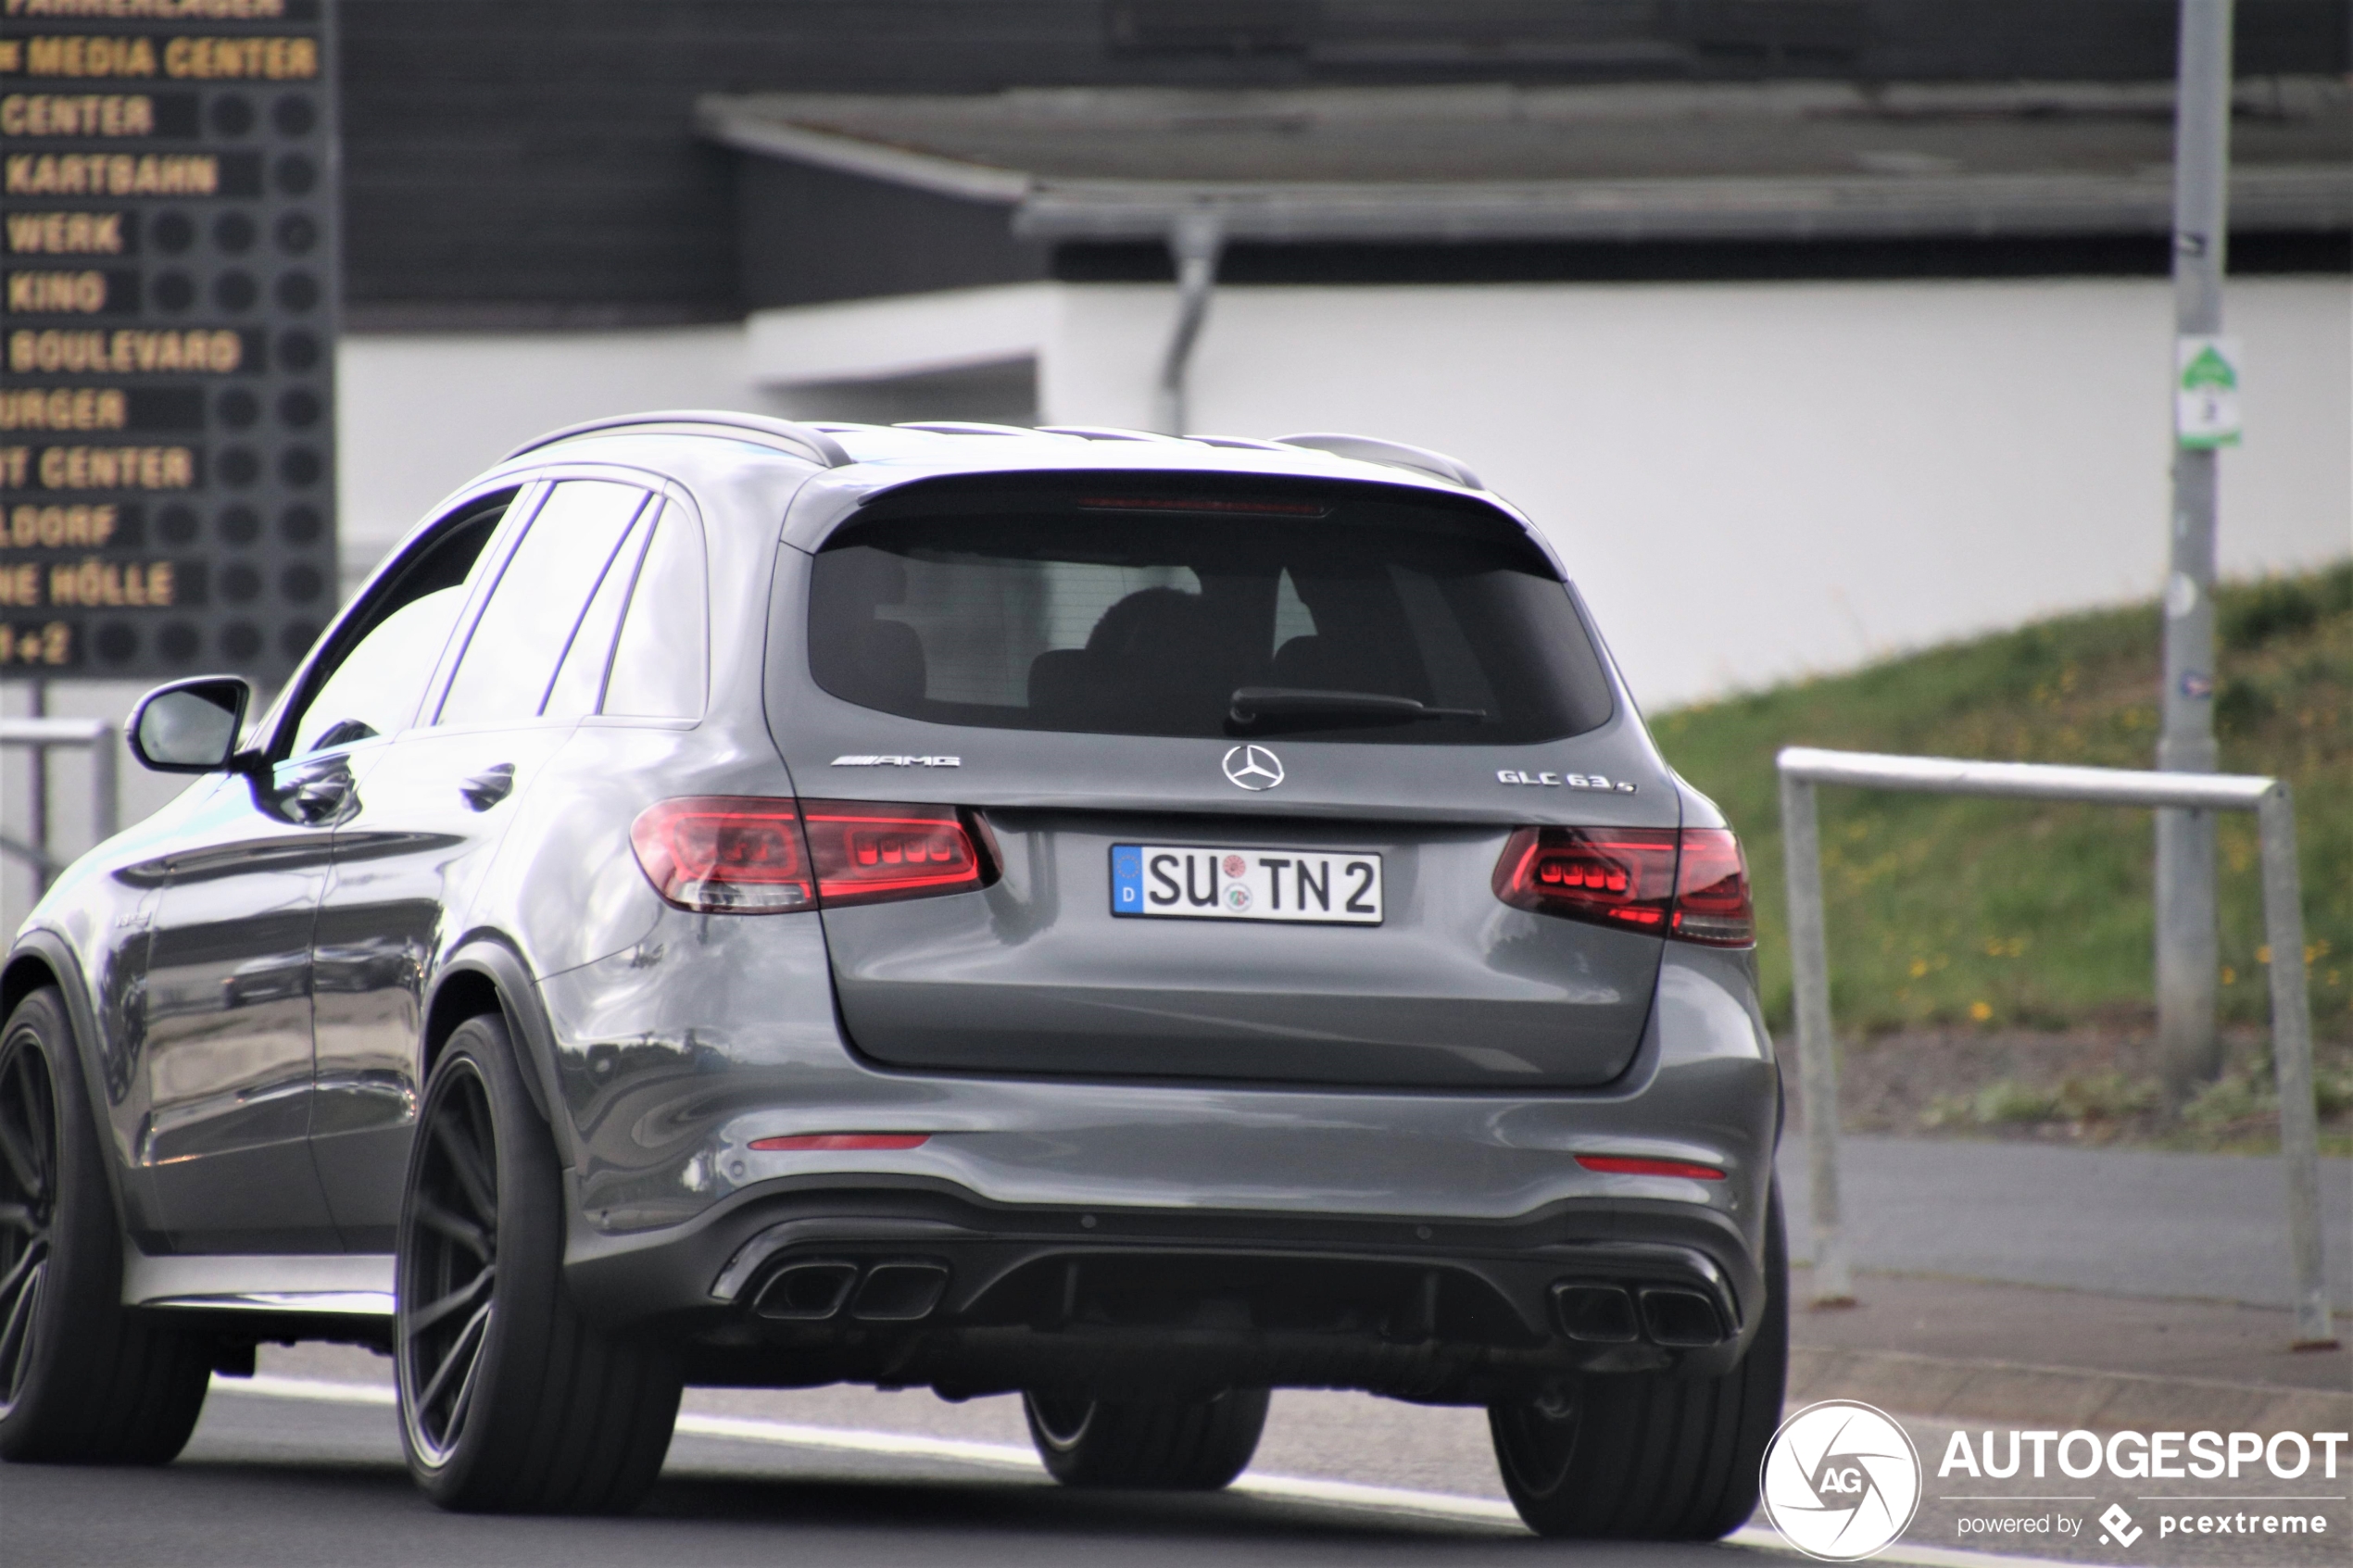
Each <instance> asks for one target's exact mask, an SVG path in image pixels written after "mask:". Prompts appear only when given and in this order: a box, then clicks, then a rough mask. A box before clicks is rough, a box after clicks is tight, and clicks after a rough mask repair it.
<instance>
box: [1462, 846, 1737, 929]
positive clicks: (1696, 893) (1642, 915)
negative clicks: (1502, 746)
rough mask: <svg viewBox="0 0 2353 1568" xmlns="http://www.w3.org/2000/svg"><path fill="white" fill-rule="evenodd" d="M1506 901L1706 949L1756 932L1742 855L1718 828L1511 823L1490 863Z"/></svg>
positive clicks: (1499, 894) (1518, 906) (1498, 890)
mask: <svg viewBox="0 0 2353 1568" xmlns="http://www.w3.org/2000/svg"><path fill="white" fill-rule="evenodd" d="M1494 887H1495V897H1498V898H1501V899H1502V900H1503V901H1504V903H1506V904H1509V905H1511V906H1512V907H1513V908H1515V909H1530V910H1533V911H1535V912H1536V913H1538V914H1546V915H1560V916H1563V917H1565V918H1567V919H1569V920H1581V921H1589V922H1592V923H1593V924H1595V925H1615V926H1617V927H1620V928H1621V929H1624V930H1628V931H1642V932H1648V933H1650V934H1652V935H1658V936H1673V937H1676V938H1678V939H1680V940H1681V941H1685V942H1702V943H1705V944H1707V945H1708V946H1710V947H1747V946H1748V945H1749V944H1750V943H1752V942H1754V941H1755V939H1756V923H1755V919H1754V917H1753V916H1752V914H1751V912H1750V909H1749V900H1748V870H1747V862H1746V861H1745V860H1743V859H1742V857H1741V847H1740V840H1739V839H1737V838H1735V837H1734V836H1733V835H1732V834H1730V833H1729V832H1727V831H1726V830H1724V829H1722V828H1684V829H1682V830H1681V831H1680V832H1678V831H1676V830H1674V829H1672V828H1520V829H1518V830H1517V831H1516V832H1515V833H1514V834H1512V836H1511V838H1510V840H1509V841H1508V842H1506V843H1505V844H1504V853H1503V856H1502V858H1501V859H1498V860H1497V861H1496V862H1495V876H1494Z"/></svg>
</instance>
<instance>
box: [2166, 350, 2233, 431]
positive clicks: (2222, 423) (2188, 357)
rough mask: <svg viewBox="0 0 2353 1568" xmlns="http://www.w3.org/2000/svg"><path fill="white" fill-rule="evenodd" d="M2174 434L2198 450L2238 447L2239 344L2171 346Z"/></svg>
mask: <svg viewBox="0 0 2353 1568" xmlns="http://www.w3.org/2000/svg"><path fill="white" fill-rule="evenodd" d="M2173 434H2174V439H2175V440H2177V441H2179V442H2180V443H2181V444H2182V445H2184V446H2189V447H2196V448H2204V447H2211V446H2235V445H2238V444H2239V340H2238V339H2236V338H2234V337H2182V338H2175V339H2174V340H2173Z"/></svg>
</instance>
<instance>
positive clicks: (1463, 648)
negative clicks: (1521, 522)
mask: <svg viewBox="0 0 2353 1568" xmlns="http://www.w3.org/2000/svg"><path fill="white" fill-rule="evenodd" d="M1291 509H1292V510H1293V511H1294V512H1295V513H1296V512H1309V513H1314V512H1319V511H1320V512H1322V513H1323V514H1324V515H1321V516H1312V515H1311V516H1300V515H1267V516H1255V517H1236V516H1230V515H1227V516H1218V515H1207V514H1204V515H1202V516H1198V517H1182V518H1179V517H1173V516H1154V515H1150V514H1149V513H1146V512H1143V511H1141V510H1137V511H1124V510H1121V509H1119V508H1115V507H1108V506H1106V507H1101V508H1089V507H1088V506H1086V505H1084V504H1080V503H1072V504H1067V505H1063V506H1054V505H1051V504H1046V505H1040V506H1038V508H1035V509H1034V510H1028V511H1006V512H1000V513H997V514H995V515H986V514H984V515H965V516H958V517H935V518H923V517H910V518H904V519H897V520H887V521H874V522H871V523H865V524H858V525H852V527H850V528H849V529H846V530H844V531H842V532H840V533H837V534H836V535H835V537H834V539H833V540H831V541H829V542H828V544H827V546H826V547H825V548H824V549H823V550H822V551H820V552H819V554H818V556H817V559H816V563H815V568H814V572H813V575H812V584H811V589H810V600H809V643H808V649H809V653H808V657H809V667H810V671H811V673H812V675H813V676H814V677H815V679H816V681H817V684H819V685H820V686H822V687H824V689H825V690H827V691H829V692H831V693H833V694H834V695H835V696H839V697H842V698H844V699H845V700H847V701H849V702H854V703H857V704H859V705H861V706H862V707H866V708H873V709H881V710H882V711H884V712H887V713H895V714H900V715H904V716H905V717H908V718H911V719H925V720H930V721H935V722H938V723H948V724H981V725H990V726H995V727H999V728H1005V729H1030V730H1070V731H1085V732H1093V733H1103V734H1145V735H1186V736H1224V735H1237V734H1314V735H1315V737H1316V738H1319V739H1327V740H1360V741H1370V742H1378V743H1382V744H1399V745H1461V746H1492V745H1503V744H1519V743H1525V742H1529V741H1535V740H1545V739H1553V738H1557V737H1559V736H1562V735H1568V734H1578V733H1579V732H1581V731H1584V730H1589V729H1592V728H1593V727H1594V726H1596V725H1598V724H1600V723H1602V722H1603V721H1604V720H1606V719H1607V718H1608V717H1609V713H1610V697H1609V687H1608V684H1607V682H1606V680H1605V679H1604V675H1603V672H1602V669H1601V664H1600V660H1599V659H1598V657H1597V656H1596V655H1595V653H1594V651H1593V646H1592V641H1591V639H1590V638H1589V637H1588V636H1587V634H1586V632H1585V629H1584V627H1583V625H1582V624H1581V623H1580V622H1579V619H1578V616H1577V613H1576V610H1575V608H1574V607H1573V605H1572V604H1571V603H1570V600H1569V597H1568V594H1567V589H1566V587H1565V586H1564V585H1563V584H1562V583H1560V582H1559V581H1558V580H1557V579H1556V578H1554V576H1553V575H1552V574H1551V571H1550V569H1549V567H1548V566H1547V564H1546V563H1545V562H1544V561H1543V559H1542V558H1541V556H1540V555H1539V554H1537V552H1536V551H1535V550H1534V549H1533V547H1532V546H1529V543H1528V542H1527V540H1526V539H1525V538H1524V537H1521V536H1520V535H1519V534H1518V532H1517V530H1516V529H1513V528H1511V527H1510V525H1509V524H1508V523H1505V522H1504V521H1503V520H1500V519H1495V518H1492V517H1491V516H1488V517H1484V518H1468V517H1464V516H1459V515H1453V516H1446V517H1433V518H1419V517H1416V516H1414V515H1412V508H1406V507H1401V506H1398V505H1395V504H1384V505H1375V504H1371V503H1366V502H1362V501H1356V502H1350V501H1338V502H1335V503H1333V504H1332V505H1330V506H1328V507H1310V506H1300V507H1296V508H1291ZM1507 531H1508V532H1507ZM1267 688H1272V689H1274V690H1275V691H1276V692H1277V693H1279V694H1280V696H1281V701H1280V702H1279V703H1278V704H1277V705H1275V706H1277V707H1279V709H1280V710H1279V711H1275V710H1271V709H1251V711H1252V712H1253V713H1254V715H1255V716H1254V717H1251V718H1247V719H1243V720H1237V719H1236V718H1235V717H1234V716H1233V713H1234V710H1235V709H1236V708H1237V697H1236V693H1237V692H1238V691H1240V690H1244V689H1252V690H1256V691H1259V692H1260V693H1261V698H1262V700H1263V699H1264V692H1265V689H1267ZM1352 697H1353V698H1357V699H1360V700H1358V701H1356V702H1355V703H1353V705H1352V704H1351V702H1350V701H1349V700H1348V699H1349V698H1352ZM1364 698H1376V699H1378V698H1387V699H1390V703H1389V705H1388V710H1387V711H1385V712H1383V713H1381V714H1380V715H1379V716H1378V717H1377V718H1376V717H1372V716H1368V714H1367V711H1366V709H1368V708H1379V707H1380V706H1381V705H1380V704H1379V703H1378V702H1372V703H1367V702H1365V701H1363V700H1361V699H1364ZM1398 698H1406V699H1410V700H1411V702H1413V703H1418V704H1421V705H1423V709H1424V710H1423V711H1421V712H1418V713H1416V712H1414V711H1412V710H1411V709H1410V708H1409V707H1407V705H1405V704H1401V703H1397V702H1396V701H1395V699H1398ZM1244 706H1245V707H1247V706H1248V705H1244ZM1428 709H1439V710H1441V713H1439V714H1436V715H1433V714H1431V713H1430V712H1428Z"/></svg>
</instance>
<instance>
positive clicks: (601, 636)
mask: <svg viewBox="0 0 2353 1568" xmlns="http://www.w3.org/2000/svg"><path fill="white" fill-rule="evenodd" d="M655 510H656V508H652V507H648V508H646V509H645V510H644V511H642V512H639V513H638V514H637V521H635V522H634V523H632V524H630V527H629V537H628V538H626V539H624V540H623V541H622V542H621V548H620V549H618V550H616V551H614V552H613V558H612V564H611V565H610V566H608V567H606V568H605V575H604V579H603V581H601V582H599V583H598V584H597V591H596V592H595V593H594V594H592V595H590V596H589V598H588V609H587V613H585V615H583V616H581V618H580V624H579V625H578V626H575V627H574V628H573V633H572V646H570V647H568V648H566V649H565V650H564V657H563V662H562V663H560V664H559V665H557V666H556V682H555V684H554V685H551V686H549V687H548V688H547V703H546V704H545V705H544V706H543V707H541V709H539V711H540V713H541V714H542V715H544V716H545V717H547V718H549V719H578V718H581V717H583V716H584V715H586V714H590V713H594V712H595V711H597V704H598V702H599V701H601V700H602V699H603V697H604V695H605V671H608V670H610V669H611V668H612V640H613V637H614V635H615V633H618V632H620V630H621V612H622V611H623V610H624V609H626V608H629V589H630V585H631V584H632V583H635V582H636V581H637V563H638V561H639V560H641V559H642V558H644V557H645V553H646V536H647V535H648V534H649V533H652V532H653V531H654V515H655Z"/></svg>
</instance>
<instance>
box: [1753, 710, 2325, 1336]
mask: <svg viewBox="0 0 2353 1568" xmlns="http://www.w3.org/2000/svg"><path fill="white" fill-rule="evenodd" d="M1775 760H1776V762H1777V764H1778V765H1779V767H1780V776H1781V852H1782V855H1783V857H1784V859H1785V862H1786V864H1787V867H1788V872H1789V944H1790V966H1791V970H1792V972H1793V973H1792V979H1793V985H1794V989H1795V993H1796V1012H1797V1061H1798V1080H1799V1093H1800V1095H1801V1097H1802V1098H1803V1100H1804V1103H1805V1107H1806V1169H1807V1176H1808V1178H1809V1182H1810V1185H1811V1186H1812V1190H1813V1203H1814V1299H1815V1300H1816V1301H1817V1302H1818V1303H1831V1302H1840V1303H1843V1302H1849V1301H1852V1300H1853V1299H1854V1298H1855V1281H1854V1272H1853V1269H1852V1267H1851V1266H1850V1264H1849V1261H1848V1259H1847V1253H1846V1236H1845V1233H1844V1231H1843V1229H1842V1227H1841V1224H1840V1206H1839V1191H1838V1058H1837V1054H1836V1045H1835V1042H1834V1039H1833V1037H1832V1035H1831V985H1830V956H1829V952H1828V949H1827V947H1825V945H1824V941H1823V934H1822V933H1823V917H1822V851H1821V840H1820V834H1819V831H1818V824H1817V819H1816V813H1815V804H1814V786H1815V785H1816V784H1851V785H1855V786H1856V787H1858V788H1863V789H1895V790H1911V791H1917V792H1921V793H1925V794H1931V795H1980V796H1996V797H2008V798H2011V799H2019V800H2066V801H2078V802H2084V803H2089V804H2093V805H2105V806H2145V807H2156V806H2173V807H2186V808H2189V809H2195V810H2209V811H2252V812H2254V813H2255V820H2256V823H2257V826H2258V830H2259V833H2260V834H2261V836H2262V863H2263V924H2264V932H2265V935H2266V938H2267V939H2268V940H2269V941H2270V943H2271V1064H2272V1072H2273V1073H2274V1075H2275V1076H2276V1078H2277V1080H2278V1084H2279V1093H2280V1158H2281V1160H2282V1161H2283V1163H2284V1165H2285V1166H2286V1171H2287V1222H2288V1239H2289V1243H2290V1245H2291V1248H2292V1249H2293V1251H2294V1253H2295V1265H2296V1281H2295V1300H2296V1346H2297V1347H2298V1348H2307V1347H2315V1348H2316V1347H2321V1346H2325V1345H2329V1344H2333V1343H2334V1334H2333V1332H2332V1330H2331V1328H2330V1322H2329V1299H2328V1284H2327V1278H2326V1276H2325V1274H2324V1273H2322V1233H2321V1169H2320V1163H2321V1162H2320V1113H2319V1110H2318V1108H2317V1105H2316V1103H2315V1101H2314V1098H2313V1089H2312V1010H2311V1000H2310V997H2309V996H2308V995H2307V993H2306V989H2305V973H2304V910H2303V905H2302V901H2301V898H2300V896H2299V892H2298V889H2297V872H2296V808H2295V805H2294V804H2293V802H2292V801H2291V800H2290V798H2289V796H2288V788H2287V785H2286V784H2285V783H2284V782H2283V781H2281V780H2279V779H2266V778H2256V777H2251V776H2247V775H2241V774H2230V773H2147V772H2133V771H2126V770H2123V769H2118V768H2067V767H2056V766H2052V765H2049V764H2045V763H2035V762H1964V761H1957V760H1955V759H1950V758H1943V757H1882V756H1877V755H1873V754H1871V753H1869V752H1861V751H1818V750H1816V749H1814V748H1813V747H1811V746H1789V747H1787V748H1785V749H1784V750H1783V751H1782V752H1781V753H1780V756H1779V757H1778V758H1777V759H1775Z"/></svg>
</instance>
